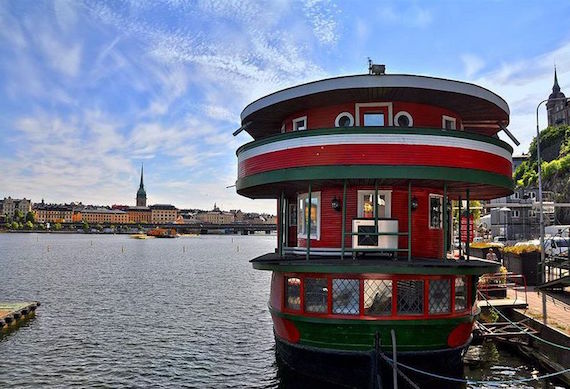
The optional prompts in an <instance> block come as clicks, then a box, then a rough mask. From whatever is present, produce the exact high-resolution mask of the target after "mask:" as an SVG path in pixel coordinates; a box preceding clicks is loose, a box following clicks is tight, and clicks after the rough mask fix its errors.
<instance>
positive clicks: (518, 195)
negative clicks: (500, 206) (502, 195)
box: [511, 192, 521, 200]
mask: <svg viewBox="0 0 570 389" xmlns="http://www.w3.org/2000/svg"><path fill="white" fill-rule="evenodd" d="M520 197H521V196H520V193H519V192H515V193H513V195H512V197H511V198H513V199H515V200H518V199H520Z"/></svg>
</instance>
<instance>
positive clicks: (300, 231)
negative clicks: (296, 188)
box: [297, 192, 321, 240]
mask: <svg viewBox="0 0 570 389" xmlns="http://www.w3.org/2000/svg"><path fill="white" fill-rule="evenodd" d="M297 203H298V208H297V210H298V212H297V235H298V237H300V238H305V239H306V238H307V222H308V220H309V217H310V218H311V234H310V236H311V239H317V240H319V239H320V235H321V192H314V193H311V205H310V206H309V194H308V193H303V194H301V195H299V197H298V201H297Z"/></svg>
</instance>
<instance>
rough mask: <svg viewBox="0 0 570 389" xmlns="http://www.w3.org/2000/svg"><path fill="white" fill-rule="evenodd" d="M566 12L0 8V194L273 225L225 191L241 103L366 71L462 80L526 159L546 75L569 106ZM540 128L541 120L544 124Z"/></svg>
mask: <svg viewBox="0 0 570 389" xmlns="http://www.w3.org/2000/svg"><path fill="white" fill-rule="evenodd" d="M568 20H570V2H564V1H556V2H555V1H540V2H537V1H478V2H467V1H436V2H428V1H398V2H390V1H377V2H371V1H349V2H336V1H326V0H323V1H319V0H306V1H293V2H290V1H283V0H275V1H267V2H247V1H188V2H186V1H176V0H171V1H165V2H160V3H159V2H157V1H146V0H141V1H132V2H129V1H127V2H119V1H109V2H105V1H85V2H82V1H69V2H68V1H55V2H51V1H49V2H48V1H22V0H17V1H16V0H12V1H2V2H0V107H1V109H0V139H1V140H0V166H1V168H0V197H4V196H12V197H24V196H25V197H27V198H30V197H31V198H32V200H33V201H39V200H40V199H42V198H44V199H45V200H46V201H48V202H69V201H83V202H84V203H95V204H114V203H115V204H133V203H134V196H135V193H136V190H137V187H138V180H139V169H140V165H141V163H143V162H144V165H145V184H146V189H147V195H148V200H149V203H151V204H153V203H172V204H174V205H176V206H178V207H181V208H186V207H199V208H211V207H212V205H213V203H214V202H216V203H217V204H218V205H220V206H221V207H223V208H225V209H230V208H241V209H244V210H249V211H270V212H274V206H275V203H274V202H273V201H257V200H256V201H252V200H248V199H244V198H241V197H239V196H237V195H236V194H235V189H233V188H230V189H226V186H228V185H232V184H233V183H234V181H235V176H236V158H235V149H236V148H237V147H238V146H239V145H240V144H243V143H245V142H248V141H249V140H250V137H249V136H248V135H247V134H240V135H239V136H238V137H236V138H234V137H232V135H231V134H232V132H233V131H234V130H235V129H237V128H238V127H239V114H240V112H241V110H242V109H243V108H244V106H245V105H247V104H248V103H249V102H251V101H253V100H254V99H257V98H259V97H261V96H263V95H265V94H268V93H271V92H273V91H275V90H278V89H281V88H284V87H288V86H292V85H295V84H298V83H301V82H306V81H311V80H316V79H319V78H323V77H332V76H337V75H344V74H356V73H365V72H366V71H367V57H371V58H372V59H373V60H374V61H375V62H377V63H384V64H386V66H387V72H388V73H410V74H421V75H430V76H437V77H445V78H452V79H458V80H464V81H470V82H474V83H477V84H480V85H482V86H484V87H487V88H489V89H491V90H492V91H494V92H496V93H498V94H499V95H501V96H502V97H503V98H505V99H506V100H507V102H508V103H509V106H510V108H511V125H510V126H509V129H510V130H511V131H512V132H513V133H514V134H515V135H516V136H517V137H518V138H519V139H520V140H521V142H522V145H521V147H519V148H517V149H516V152H518V153H521V152H523V151H526V150H527V148H528V144H529V142H530V140H531V139H532V135H533V133H534V131H535V117H534V115H535V114H534V111H535V109H536V105H537V104H538V102H539V101H541V100H542V99H544V98H546V97H548V94H549V93H550V90H551V88H552V82H553V66H554V64H555V63H556V65H557V67H558V78H559V82H560V85H561V87H562V91H563V92H565V93H566V94H567V95H570V24H569V23H568ZM540 120H541V127H544V125H545V124H544V123H545V122H546V115H545V113H544V111H542V113H541V118H540Z"/></svg>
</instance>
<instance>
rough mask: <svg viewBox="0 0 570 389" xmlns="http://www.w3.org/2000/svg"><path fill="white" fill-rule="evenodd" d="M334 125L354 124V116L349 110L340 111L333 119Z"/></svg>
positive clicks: (350, 125) (346, 125)
mask: <svg viewBox="0 0 570 389" xmlns="http://www.w3.org/2000/svg"><path fill="white" fill-rule="evenodd" d="M334 125H335V127H352V126H354V116H352V115H351V114H350V113H349V112H341V113H339V114H338V116H337V117H336V119H335V121H334Z"/></svg>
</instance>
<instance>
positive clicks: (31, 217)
mask: <svg viewBox="0 0 570 389" xmlns="http://www.w3.org/2000/svg"><path fill="white" fill-rule="evenodd" d="M26 221H27V222H32V223H35V222H36V214H35V213H33V212H32V211H30V212H28V213H26Z"/></svg>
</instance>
